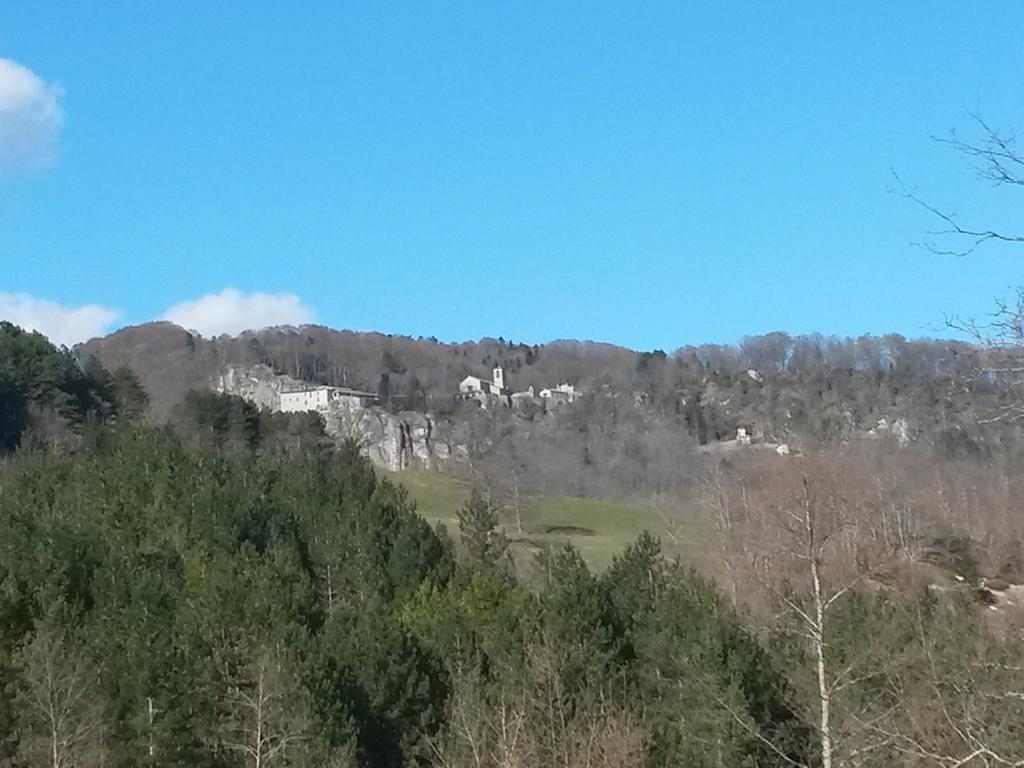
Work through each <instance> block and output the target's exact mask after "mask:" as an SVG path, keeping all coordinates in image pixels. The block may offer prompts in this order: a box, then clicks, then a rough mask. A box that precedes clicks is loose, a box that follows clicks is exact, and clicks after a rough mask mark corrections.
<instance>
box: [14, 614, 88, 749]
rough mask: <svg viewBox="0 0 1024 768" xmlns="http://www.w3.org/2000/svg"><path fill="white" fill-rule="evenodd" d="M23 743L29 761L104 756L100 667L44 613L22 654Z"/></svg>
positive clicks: (20, 711) (20, 716)
mask: <svg viewBox="0 0 1024 768" xmlns="http://www.w3.org/2000/svg"><path fill="white" fill-rule="evenodd" d="M18 666H19V668H20V671H21V688H20V690H19V692H18V695H17V698H16V703H17V706H18V721H19V726H20V727H19V741H20V745H19V749H20V753H21V757H22V758H23V759H25V760H26V761H27V763H28V764H29V765H46V766H49V768H79V767H84V766H91V765H100V764H101V763H102V759H103V751H104V750H103V739H104V708H103V696H102V692H101V689H100V676H99V669H98V667H97V665H96V663H95V662H94V661H92V660H91V659H89V658H88V657H87V656H86V655H85V654H84V653H83V652H82V651H81V649H80V648H79V647H77V644H76V642H75V639H74V638H73V637H72V638H68V637H66V636H64V635H63V634H62V633H61V632H60V630H59V629H58V627H57V622H55V621H52V620H50V619H48V618H44V619H43V620H42V621H40V622H39V624H38V625H37V627H36V630H35V632H34V633H33V635H32V638H31V640H30V641H29V642H28V643H27V644H26V645H25V646H24V647H23V648H22V650H21V652H20V653H19V656H18Z"/></svg>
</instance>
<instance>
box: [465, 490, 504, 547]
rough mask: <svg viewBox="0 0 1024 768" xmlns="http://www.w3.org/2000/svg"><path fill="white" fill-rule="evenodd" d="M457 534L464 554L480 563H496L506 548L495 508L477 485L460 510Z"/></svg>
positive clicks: (492, 502) (491, 500)
mask: <svg viewBox="0 0 1024 768" xmlns="http://www.w3.org/2000/svg"><path fill="white" fill-rule="evenodd" d="M459 535H460V536H461V538H462V546H463V548H464V549H465V551H466V556H467V557H468V559H469V560H470V562H472V563H474V564H476V565H479V566H484V567H487V566H495V565H497V564H498V562H499V561H500V560H501V559H502V558H504V557H505V555H506V553H507V551H508V539H506V538H505V534H504V533H502V531H501V530H500V529H499V527H498V509H497V507H496V506H495V504H494V501H493V499H491V498H490V496H485V495H484V494H482V493H481V492H480V490H479V489H478V488H474V489H473V491H472V493H471V494H470V496H469V501H467V502H466V503H465V505H463V507H462V508H461V509H460V510H459Z"/></svg>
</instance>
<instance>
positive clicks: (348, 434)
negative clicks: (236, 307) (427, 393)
mask: <svg viewBox="0 0 1024 768" xmlns="http://www.w3.org/2000/svg"><path fill="white" fill-rule="evenodd" d="M308 386H309V383H308V382H304V381H299V380H298V379H293V378H292V377H290V376H282V375H278V374H276V373H274V371H273V370H271V369H270V368H269V367H267V366H265V365H256V366H253V367H251V368H246V369H242V368H226V369H224V371H223V372H222V373H220V374H219V375H218V376H217V377H216V380H215V381H214V382H213V388H214V389H215V390H216V391H218V392H223V393H226V394H231V395H237V396H239V397H242V398H244V399H245V400H248V401H249V402H251V403H253V404H255V405H257V406H259V407H261V408H269V409H270V410H274V411H277V410H280V399H281V398H280V394H281V392H282V391H285V392H287V391H291V390H295V389H300V388H302V387H308ZM318 413H320V415H321V416H323V419H324V427H325V429H326V431H327V434H328V435H330V436H331V437H332V438H334V439H335V440H337V441H338V442H339V443H340V442H342V441H345V440H355V441H356V442H357V443H359V445H360V446H362V449H363V451H364V452H365V453H366V455H367V456H368V457H369V459H370V461H372V462H373V463H374V465H375V466H377V467H380V468H382V469H388V470H393V471H395V470H400V469H425V470H431V471H437V470H440V469H443V468H444V467H445V465H447V464H449V463H450V462H453V461H459V460H460V459H462V458H464V457H465V455H466V447H465V446H464V445H459V444H456V443H453V442H452V441H451V425H450V424H448V423H447V422H438V421H437V420H435V419H434V418H433V417H431V416H430V415H429V414H425V413H419V412H417V411H399V412H397V413H394V412H391V411H388V410H386V409H384V408H380V407H378V406H367V405H361V404H359V403H358V402H353V401H350V400H342V401H339V402H332V403H330V404H329V405H327V406H325V407H323V408H320V409H318Z"/></svg>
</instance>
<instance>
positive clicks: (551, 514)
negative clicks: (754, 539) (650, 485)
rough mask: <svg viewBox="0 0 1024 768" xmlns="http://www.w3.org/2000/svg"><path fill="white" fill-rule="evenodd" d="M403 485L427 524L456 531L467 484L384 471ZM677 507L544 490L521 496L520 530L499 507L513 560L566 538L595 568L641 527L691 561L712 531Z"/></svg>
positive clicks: (509, 511)
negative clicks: (540, 493) (549, 493)
mask: <svg viewBox="0 0 1024 768" xmlns="http://www.w3.org/2000/svg"><path fill="white" fill-rule="evenodd" d="M388 475H389V477H390V478H391V479H392V480H395V481H397V482H399V483H401V484H402V485H404V486H405V487H406V488H408V490H409V494H410V495H411V496H412V498H413V499H415V501H416V507H417V509H418V510H419V513H420V514H421V515H423V517H424V518H426V519H427V520H428V521H429V522H430V523H431V524H435V523H438V522H441V523H444V524H445V525H446V526H447V527H448V529H449V530H450V531H451V532H452V533H453V534H457V532H458V517H457V512H458V509H459V507H460V506H462V504H463V503H465V501H466V499H468V498H469V493H470V487H471V486H470V484H469V483H467V482H466V481H464V480H461V479H459V478H457V477H453V476H452V475H447V474H443V473H438V472H422V471H418V470H405V471H402V472H391V473H388ZM687 512H688V510H686V509H685V508H682V507H681V506H680V507H678V508H668V509H656V508H655V507H654V506H650V505H643V504H627V503H624V502H617V501H601V500H597V499H579V498H572V497H568V496H545V497H541V498H531V499H524V500H523V502H522V513H521V522H522V529H521V530H520V526H519V522H520V520H519V519H518V518H517V515H516V512H515V509H514V508H513V507H512V506H511V505H510V504H507V505H506V506H505V507H504V508H503V509H502V522H503V524H504V526H505V533H506V535H507V536H508V537H509V539H510V540H511V542H512V553H513V556H514V557H515V559H516V561H517V562H518V563H520V564H526V563H528V562H529V561H530V559H531V558H532V556H533V554H534V553H536V552H539V551H541V550H543V549H546V548H549V547H558V546H561V545H562V544H565V543H566V542H568V543H571V544H572V545H573V546H575V547H576V548H577V549H578V550H579V551H580V554H581V555H583V557H584V558H585V559H586V560H587V562H588V563H590V565H591V566H592V567H594V568H595V569H598V570H601V569H603V568H605V567H607V565H608V564H609V563H610V562H611V560H612V558H613V557H614V556H615V555H616V554H618V553H619V552H621V551H622V549H623V548H624V547H625V546H626V545H627V544H629V543H630V542H631V541H633V540H634V539H636V537H637V536H638V535H639V534H640V532H641V531H645V530H646V531H649V532H650V533H652V534H653V535H655V536H658V537H660V538H661V539H662V541H663V543H664V546H665V548H666V550H667V551H670V552H676V553H678V554H680V555H682V556H683V557H685V558H686V559H687V560H689V561H690V562H693V563H695V564H698V563H702V562H704V560H705V559H706V557H707V555H708V552H709V550H712V549H714V548H715V542H714V536H713V535H712V533H711V532H710V531H709V530H708V529H707V528H706V527H705V526H704V525H703V524H702V523H700V522H699V521H698V520H697V519H696V518H695V516H694V515H693V514H687Z"/></svg>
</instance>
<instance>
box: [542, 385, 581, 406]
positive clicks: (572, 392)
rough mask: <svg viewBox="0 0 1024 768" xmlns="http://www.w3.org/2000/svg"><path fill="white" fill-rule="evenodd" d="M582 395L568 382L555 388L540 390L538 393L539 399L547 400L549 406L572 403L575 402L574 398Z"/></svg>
mask: <svg viewBox="0 0 1024 768" xmlns="http://www.w3.org/2000/svg"><path fill="white" fill-rule="evenodd" d="M582 394H583V393H582V392H580V391H579V390H578V389H576V387H574V386H573V385H572V384H570V383H568V382H566V383H565V384H559V385H558V386H557V387H551V388H549V389H542V390H541V391H540V396H541V398H542V399H544V400H547V401H548V402H549V403H550V404H551V405H559V404H560V403H574V402H576V398H578V397H580V396H581V395H582Z"/></svg>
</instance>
